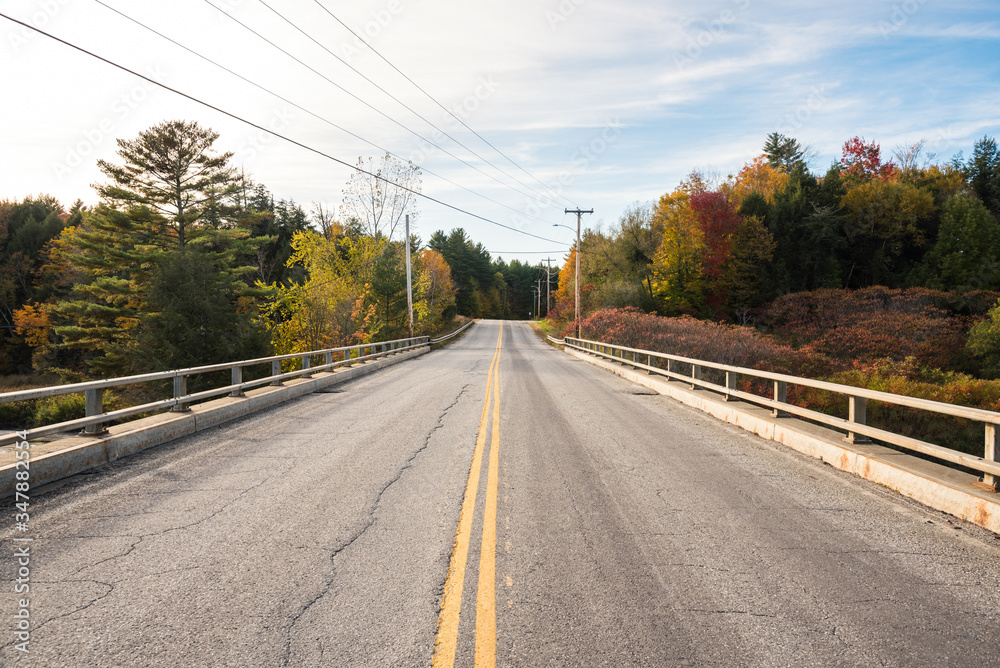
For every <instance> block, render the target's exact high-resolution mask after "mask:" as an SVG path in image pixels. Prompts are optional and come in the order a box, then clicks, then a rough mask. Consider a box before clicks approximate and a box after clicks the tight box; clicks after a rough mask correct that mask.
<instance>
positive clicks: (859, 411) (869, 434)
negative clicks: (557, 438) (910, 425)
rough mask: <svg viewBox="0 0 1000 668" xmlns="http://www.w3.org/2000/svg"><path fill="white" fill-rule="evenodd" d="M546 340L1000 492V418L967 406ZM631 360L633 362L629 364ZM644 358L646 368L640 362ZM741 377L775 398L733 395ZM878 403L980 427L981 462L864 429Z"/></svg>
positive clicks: (641, 352)
mask: <svg viewBox="0 0 1000 668" xmlns="http://www.w3.org/2000/svg"><path fill="white" fill-rule="evenodd" d="M548 340H549V341H550V342H552V343H555V344H557V345H561V346H565V347H567V348H572V349H574V350H579V351H581V352H584V353H587V354H590V355H595V356H597V357H602V358H605V359H609V360H613V361H615V362H619V363H622V364H627V365H629V366H633V367H635V368H637V369H643V370H644V371H646V372H647V373H651V374H653V373H655V374H659V375H662V376H666V377H668V378H670V379H672V380H678V381H681V382H684V383H687V384H689V385H690V386H691V388H692V389H694V388H697V387H700V388H703V389H706V390H712V391H715V392H719V393H720V394H723V395H724V396H725V398H726V401H733V400H736V399H741V400H743V401H746V402H749V403H753V404H756V405H758V406H764V407H767V408H770V409H771V411H772V414H773V415H774V416H775V417H787V416H789V415H797V416H799V417H803V418H806V419H809V420H812V421H814V422H819V423H821V424H824V425H827V426H830V427H834V428H836V429H839V430H841V431H846V432H847V436H846V437H845V440H846V441H848V442H850V443H865V442H869V439H871V438H875V439H878V440H879V441H882V442H884V443H891V444H892V445H896V446H898V447H901V448H903V449H905V450H911V451H913V452H919V453H921V454H924V455H928V456H930V457H934V458H936V459H940V460H943V461H947V462H951V463H953V464H958V465H960V466H965V467H967V468H970V469H972V470H974V471H979V472H980V473H982V474H983V481H982V482H983V485H984V486H986V487H989V488H992V489H993V490H994V491H996V490H997V488H998V486H1000V449H998V447H997V432H998V428H997V425H1000V413H995V412H993V411H987V410H982V409H979V408H969V407H966V406H956V405H954V404H946V403H942V402H939V401H931V400H929V399H918V398H915V397H907V396H903V395H900V394H890V393H888V392H880V391H878V390H868V389H864V388H860V387H851V386H850V385H840V384H838V383H830V382H826V381H822V380H812V379H809V378H800V377H798V376H788V375H785V374H780V373H771V372H769V371H758V370H756V369H747V368H745V367H737V366H730V365H727V364H718V363H716V362H706V361H704V360H697V359H692V358H689V357H681V356H679V355H670V354H667V353H657V352H653V351H650V350H642V349H641V348H629V347H626V346H617V345H613V344H610V343H602V342H600V341H591V340H589V339H577V338H573V337H569V336H567V337H566V338H565V339H556V338H553V337H551V336H549V337H548ZM630 356H631V359H630ZM642 358H645V363H643V362H641V361H640V359H642ZM654 359H655V360H663V361H664V362H665V365H666V368H665V369H664V368H661V367H659V366H654V364H653V360H654ZM678 365H685V366H686V367H688V368H689V369H690V373H687V374H682V373H678V371H677V367H678ZM704 369H715V370H717V371H721V372H725V385H719V384H717V383H712V382H709V381H707V380H704V379H703V378H702V372H703V370H704ZM740 376H747V377H751V378H759V379H763V380H766V381H769V382H770V383H772V387H773V389H774V394H773V398H771V399H769V398H767V397H762V396H759V395H756V394H752V393H750V392H743V391H741V390H738V389H737V379H738V378H739V377H740ZM789 385H798V386H801V387H811V388H815V389H818V390H825V391H828V392H834V393H837V394H841V395H844V396H845V397H847V400H848V418H847V419H846V420H845V419H843V418H838V417H835V416H832V415H827V414H825V413H820V412H817V411H813V410H809V409H808V408H802V407H800V406H797V405H795V404H790V403H788V386H789ZM869 399H871V400H872V401H878V402H882V403H886V404H892V405H894V406H903V407H906V408H915V409H918V410H923V411H929V412H933V413H938V414H940V415H948V416H951V417H958V418H965V419H968V420H973V421H976V422H981V423H983V425H984V432H985V447H984V457H976V456H974V455H968V454H965V453H963V452H959V451H957V450H952V449H950V448H945V447H942V446H940V445H934V444H933V443H928V442H926V441H921V440H918V439H915V438H910V437H908V436H902V435H900V434H896V433H894V432H890V431H885V430H883V429H878V428H877V427H872V426H869V425H868V424H867V412H868V410H867V406H868V404H867V402H868V400H869Z"/></svg>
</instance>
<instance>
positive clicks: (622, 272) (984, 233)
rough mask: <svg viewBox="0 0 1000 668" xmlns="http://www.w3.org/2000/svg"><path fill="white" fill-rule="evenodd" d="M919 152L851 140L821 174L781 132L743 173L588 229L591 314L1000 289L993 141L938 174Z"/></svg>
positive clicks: (997, 160)
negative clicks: (870, 290)
mask: <svg viewBox="0 0 1000 668" xmlns="http://www.w3.org/2000/svg"><path fill="white" fill-rule="evenodd" d="M921 149H922V143H918V144H916V145H913V146H911V147H908V148H906V149H901V150H897V151H896V156H895V158H894V159H888V160H886V159H885V158H884V156H883V155H882V152H881V149H880V147H879V145H878V144H877V143H875V142H870V141H866V140H864V139H862V138H859V137H855V138H853V139H851V140H849V141H847V142H845V144H844V146H843V154H842V157H841V158H840V160H839V161H837V162H836V163H834V164H833V165H831V166H830V168H829V169H828V170H827V171H826V172H825V173H824V174H821V175H818V174H815V173H812V172H811V171H810V170H809V168H808V166H807V164H806V159H805V151H804V149H803V148H802V147H801V146H800V144H799V143H798V141H796V140H795V139H792V138H788V137H785V136H783V135H781V134H778V133H772V134H771V135H769V136H768V138H767V141H766V142H765V144H764V146H763V153H762V154H761V155H760V156H759V157H757V158H755V159H754V160H752V161H750V162H748V163H747V164H746V165H744V167H743V168H742V169H741V170H740V171H739V173H737V174H736V175H730V176H728V177H726V178H725V179H715V180H714V181H713V180H711V179H709V178H707V177H706V176H704V175H702V174H700V173H698V172H692V173H691V174H690V175H689V176H688V177H687V178H686V179H685V180H684V181H683V182H682V183H680V184H679V185H678V186H677V187H676V188H675V189H674V190H673V191H671V192H669V193H666V194H664V195H663V196H662V197H660V199H659V200H658V201H657V202H656V203H655V204H637V205H634V206H632V207H630V208H629V209H628V210H626V211H625V213H624V214H623V215H622V216H621V218H620V219H619V221H618V222H617V224H616V225H614V226H613V227H612V228H611V229H610V230H607V231H603V230H587V231H586V233H585V235H584V237H583V239H582V241H581V246H582V256H581V260H582V266H581V273H582V277H581V278H582V283H583V284H584V285H585V288H584V293H585V310H590V311H592V310H594V309H597V308H601V307H609V306H618V307H624V306H635V307H639V308H641V309H643V310H646V311H653V312H657V313H660V314H663V315H679V314H690V315H696V316H700V317H703V318H708V319H715V320H718V319H722V320H730V321H737V322H740V321H747V320H748V319H749V318H750V317H751V316H752V314H753V310H754V309H755V308H758V307H760V306H762V305H764V304H766V303H768V302H770V301H773V300H774V299H776V298H778V297H780V296H782V295H786V294H791V293H795V292H802V291H810V290H816V289H820V288H847V289H859V288H865V287H869V286H874V285H882V286H887V287H890V288H902V287H916V286H922V287H928V288H933V289H939V290H948V291H958V292H968V291H970V290H993V289H997V288H1000V217H998V216H1000V153H998V150H997V145H996V141H995V140H994V139H993V138H991V137H984V138H982V139H981V140H979V141H977V142H976V144H975V147H974V149H973V153H972V156H971V157H970V158H969V159H968V160H965V159H964V158H963V156H962V154H959V155H957V156H955V157H954V158H953V159H952V160H951V161H950V162H948V163H947V164H943V165H942V164H931V161H930V160H927V159H925V158H922V156H921ZM574 252H575V251H574ZM574 262H575V258H574V257H573V255H572V254H571V256H570V257H569V258H568V259H567V261H566V263H565V266H564V268H563V270H562V272H561V277H560V284H561V285H563V286H564V289H563V290H562V291H561V292H560V300H559V307H560V309H566V308H567V298H571V296H572V295H571V291H569V290H568V289H567V288H568V287H569V286H571V284H572V282H573V280H574Z"/></svg>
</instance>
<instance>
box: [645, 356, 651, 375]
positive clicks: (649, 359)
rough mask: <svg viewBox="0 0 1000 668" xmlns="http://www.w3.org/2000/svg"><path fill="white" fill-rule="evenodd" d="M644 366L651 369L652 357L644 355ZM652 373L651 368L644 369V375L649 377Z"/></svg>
mask: <svg viewBox="0 0 1000 668" xmlns="http://www.w3.org/2000/svg"><path fill="white" fill-rule="evenodd" d="M646 366H648V367H652V366H653V356H652V355H646ZM652 373H653V369H652V368H649V369H646V375H650V374H652Z"/></svg>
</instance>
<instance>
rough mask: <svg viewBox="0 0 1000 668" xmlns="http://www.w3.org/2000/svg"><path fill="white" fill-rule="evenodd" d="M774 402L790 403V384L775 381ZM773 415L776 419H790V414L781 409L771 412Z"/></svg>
mask: <svg viewBox="0 0 1000 668" xmlns="http://www.w3.org/2000/svg"><path fill="white" fill-rule="evenodd" d="M774 400H775V401H777V402H779V403H782V404H787V403H788V383H787V382H786V381H783V380H776V381H774ZM771 415H773V416H774V417H776V418H783V417H788V413H786V412H785V411H783V410H781V409H780V408H775V409H774V410H773V411H771Z"/></svg>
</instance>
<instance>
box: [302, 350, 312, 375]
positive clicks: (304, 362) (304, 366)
mask: <svg viewBox="0 0 1000 668" xmlns="http://www.w3.org/2000/svg"><path fill="white" fill-rule="evenodd" d="M311 366H312V363H311V362H310V360H309V355H303V356H302V370H303V371H305V370H306V369H308V368H310V367H311ZM302 377H303V378H312V374H311V373H309V372H308V371H306V373H304V374H302Z"/></svg>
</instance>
